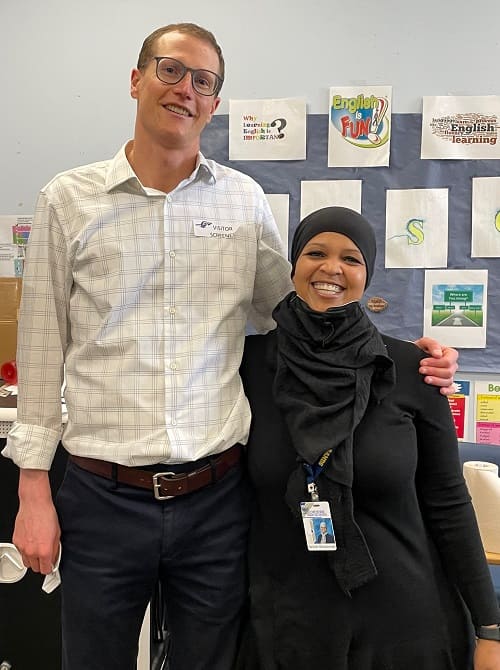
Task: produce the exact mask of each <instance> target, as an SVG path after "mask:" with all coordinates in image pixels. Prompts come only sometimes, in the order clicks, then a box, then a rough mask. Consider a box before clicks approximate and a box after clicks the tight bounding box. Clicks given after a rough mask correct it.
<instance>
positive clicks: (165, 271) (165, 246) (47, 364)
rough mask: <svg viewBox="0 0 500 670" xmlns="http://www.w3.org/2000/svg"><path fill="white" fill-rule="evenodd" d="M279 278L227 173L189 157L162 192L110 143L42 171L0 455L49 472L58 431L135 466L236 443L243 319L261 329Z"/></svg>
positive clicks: (275, 256) (248, 200) (245, 421)
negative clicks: (109, 154)
mask: <svg viewBox="0 0 500 670" xmlns="http://www.w3.org/2000/svg"><path fill="white" fill-rule="evenodd" d="M290 288H291V286H290V267H289V264H288V262H287V261H286V260H285V258H284V250H283V248H282V244H281V241H280V238H279V234H278V231H277V227H276V224H275V222H274V219H273V217H272V214H271V211H270V208H269V205H268V203H267V200H266V198H265V196H264V193H263V191H262V189H261V188H260V186H259V185H258V184H256V182H255V181H253V180H252V179H251V178H250V177H248V176H246V175H244V174H242V173H240V172H237V171H235V170H233V169H230V168H228V167H224V166H222V165H218V164H217V163H215V162H214V161H210V160H206V159H205V158H204V157H203V156H202V155H201V154H199V158H198V162H197V167H196V169H195V170H194V172H193V174H192V175H191V176H190V177H189V178H188V179H186V180H184V181H183V182H181V183H180V184H179V185H178V186H177V188H176V189H175V190H174V191H172V192H171V193H169V194H165V193H162V192H159V191H156V190H153V189H146V188H144V187H143V186H142V185H141V183H140V182H139V180H138V179H137V177H136V175H135V174H134V172H133V170H132V168H131V166H130V164H129V163H128V161H127V159H126V156H125V147H123V148H122V149H121V151H120V152H119V153H118V154H117V155H116V156H115V157H114V158H113V159H112V160H109V161H103V162H99V163H94V164H92V165H88V166H84V167H79V168H76V169H73V170H70V171H68V172H64V173H62V174H60V175H58V176H56V177H55V178H54V179H53V180H52V181H51V182H49V184H48V185H47V186H46V187H45V188H44V189H43V190H42V191H41V193H40V196H39V199H38V203H37V208H36V213H35V219H34V223H33V227H32V232H31V237H30V240H29V243H28V250H27V262H26V268H25V275H24V278H23V296H22V304H21V313H20V322H19V335H18V355H17V364H18V376H19V397H18V416H17V421H16V422H15V424H14V425H13V427H12V429H11V431H10V434H9V436H8V440H7V446H6V448H5V450H4V452H3V454H4V455H5V456H7V457H10V458H12V459H13V460H14V461H15V462H16V463H17V465H19V466H20V467H22V468H37V469H49V468H50V465H51V462H52V459H53V456H54V453H55V450H56V448H57V444H58V442H59V440H60V439H61V438H62V441H63V443H64V446H65V448H66V449H67V450H68V451H69V452H70V453H73V454H77V455H82V456H89V457H94V458H102V459H104V460H109V461H114V462H117V463H122V464H124V465H145V464H152V463H158V462H166V461H170V462H182V461H188V460H195V459H198V458H201V457H203V456H206V455H208V454H214V453H218V452H220V451H222V450H224V449H226V448H228V447H229V446H231V445H232V444H234V443H235V442H243V443H245V442H246V439H247V435H248V430H249V424H250V411H249V407H248V402H247V400H246V398H245V396H244V393H243V389H242V384H241V380H240V377H239V374H238V368H239V364H240V361H241V355H242V350H243V341H244V334H245V325H246V322H247V318H250V320H251V321H252V322H253V324H254V326H255V328H256V329H257V331H259V332H265V331H266V330H269V329H270V328H272V327H273V321H272V319H271V310H272V308H273V307H274V306H275V305H276V303H277V302H278V301H279V300H280V299H281V298H282V297H283V296H284V295H285V294H286V293H287V292H288V291H289V290H290ZM63 379H64V380H65V384H66V386H65V391H64V395H65V399H66V403H67V408H68V420H67V424H66V425H65V426H64V427H63V425H62V422H61V402H60V397H61V385H62V382H63Z"/></svg>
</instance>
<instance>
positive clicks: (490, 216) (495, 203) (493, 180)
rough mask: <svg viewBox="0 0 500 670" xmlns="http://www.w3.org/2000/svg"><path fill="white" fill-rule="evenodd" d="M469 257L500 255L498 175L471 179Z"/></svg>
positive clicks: (499, 183) (499, 184)
mask: <svg viewBox="0 0 500 670" xmlns="http://www.w3.org/2000/svg"><path fill="white" fill-rule="evenodd" d="M471 257H472V258H475V257H482V258H498V257H500V177H476V178H473V179H472V244H471Z"/></svg>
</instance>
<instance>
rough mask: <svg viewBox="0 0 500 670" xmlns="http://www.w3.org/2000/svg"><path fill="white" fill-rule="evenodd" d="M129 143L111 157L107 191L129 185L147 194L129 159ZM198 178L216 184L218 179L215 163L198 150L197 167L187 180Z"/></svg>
mask: <svg viewBox="0 0 500 670" xmlns="http://www.w3.org/2000/svg"><path fill="white" fill-rule="evenodd" d="M126 146H127V143H126V144H124V145H123V146H122V148H121V149H120V150H119V151H118V153H117V154H116V155H115V156H114V157H113V158H112V159H111V161H110V163H109V168H108V171H107V174H106V191H107V192H108V193H111V191H114V190H116V189H119V187H122V186H123V187H124V188H123V190H126V189H125V185H128V186H130V187H131V188H132V190H134V191H136V192H137V191H141V192H142V193H144V195H146V190H145V188H144V186H143V185H142V184H141V182H140V181H139V178H138V177H137V175H136V174H135V172H134V171H133V169H132V166H131V165H130V163H129V162H128V160H127V156H126V154H125V148H126ZM197 179H205V180H206V182H207V183H208V184H215V183H216V181H217V176H216V170H215V163H214V162H213V161H208V160H207V159H206V158H205V156H204V155H203V154H202V153H201V151H199V152H198V156H197V159H196V167H195V169H194V170H193V173H192V174H191V175H190V176H189V177H188V178H187V179H186V180H185V181H186V182H191V181H195V180H197Z"/></svg>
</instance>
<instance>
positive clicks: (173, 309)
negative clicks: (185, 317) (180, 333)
mask: <svg viewBox="0 0 500 670" xmlns="http://www.w3.org/2000/svg"><path fill="white" fill-rule="evenodd" d="M168 311H169V312H170V314H175V312H176V311H177V310H176V309H175V307H169V308H168Z"/></svg>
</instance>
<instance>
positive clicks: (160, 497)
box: [153, 472, 175, 500]
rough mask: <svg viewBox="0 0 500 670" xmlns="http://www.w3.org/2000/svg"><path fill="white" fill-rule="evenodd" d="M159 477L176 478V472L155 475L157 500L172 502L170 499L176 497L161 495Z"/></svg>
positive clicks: (156, 473) (154, 488) (154, 483)
mask: <svg viewBox="0 0 500 670" xmlns="http://www.w3.org/2000/svg"><path fill="white" fill-rule="evenodd" d="M158 477H175V472H155V474H154V475H153V493H154V496H155V498H156V500H170V498H175V496H162V495H161V494H160V490H161V483H160V482H159V481H158Z"/></svg>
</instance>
